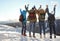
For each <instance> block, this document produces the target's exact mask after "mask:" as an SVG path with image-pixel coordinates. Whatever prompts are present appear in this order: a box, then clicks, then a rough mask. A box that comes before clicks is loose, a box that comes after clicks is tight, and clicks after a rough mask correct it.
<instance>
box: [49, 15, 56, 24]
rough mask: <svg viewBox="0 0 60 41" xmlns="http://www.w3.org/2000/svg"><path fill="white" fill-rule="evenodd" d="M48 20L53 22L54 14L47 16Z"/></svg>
mask: <svg viewBox="0 0 60 41" xmlns="http://www.w3.org/2000/svg"><path fill="white" fill-rule="evenodd" d="M48 21H49V22H51V23H52V22H54V21H55V16H54V15H50V16H49V17H48Z"/></svg>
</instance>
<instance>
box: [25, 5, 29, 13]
mask: <svg viewBox="0 0 60 41" xmlns="http://www.w3.org/2000/svg"><path fill="white" fill-rule="evenodd" d="M28 7H29V4H28V5H27V6H26V5H25V9H26V11H27V12H28Z"/></svg>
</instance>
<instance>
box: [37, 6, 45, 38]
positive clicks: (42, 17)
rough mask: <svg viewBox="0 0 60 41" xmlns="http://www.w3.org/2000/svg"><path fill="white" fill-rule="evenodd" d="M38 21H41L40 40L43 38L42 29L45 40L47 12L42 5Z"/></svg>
mask: <svg viewBox="0 0 60 41" xmlns="http://www.w3.org/2000/svg"><path fill="white" fill-rule="evenodd" d="M38 19H39V28H40V38H42V29H43V35H44V38H45V11H44V9H42V5H40V7H39V9H38Z"/></svg>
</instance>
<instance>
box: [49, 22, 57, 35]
mask: <svg viewBox="0 0 60 41" xmlns="http://www.w3.org/2000/svg"><path fill="white" fill-rule="evenodd" d="M49 28H50V35H51V36H52V32H54V35H56V30H55V23H54V22H53V23H49ZM52 30H53V31H52Z"/></svg>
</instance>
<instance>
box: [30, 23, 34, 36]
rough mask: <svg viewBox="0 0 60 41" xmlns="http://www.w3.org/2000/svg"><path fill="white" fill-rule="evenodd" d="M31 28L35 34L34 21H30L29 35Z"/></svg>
mask: <svg viewBox="0 0 60 41" xmlns="http://www.w3.org/2000/svg"><path fill="white" fill-rule="evenodd" d="M32 30H33V35H35V22H30V27H29V35H31V31H32Z"/></svg>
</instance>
